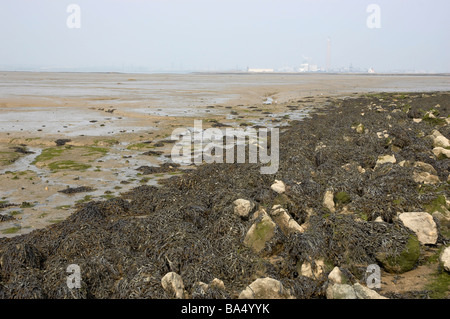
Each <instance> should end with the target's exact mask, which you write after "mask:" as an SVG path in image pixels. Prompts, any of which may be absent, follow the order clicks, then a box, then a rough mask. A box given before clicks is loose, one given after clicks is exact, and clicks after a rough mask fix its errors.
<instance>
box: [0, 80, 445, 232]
mask: <svg viewBox="0 0 450 319" xmlns="http://www.w3.org/2000/svg"><path fill="white" fill-rule="evenodd" d="M449 89H450V76H392V75H391V76H383V75H328V74H322V75H320V74H264V75H258V74H186V75H177V74H173V75H167V74H154V75H145V74H100V73H92V74H84V73H83V74H82V73H23V72H0V194H1V195H0V203H3V204H4V205H5V204H14V205H12V206H9V207H5V208H3V209H1V210H0V213H1V214H3V215H13V216H14V217H15V218H16V220H13V221H8V222H2V223H0V236H1V237H12V236H16V235H18V234H24V233H28V232H30V231H32V230H34V229H38V228H42V227H45V226H46V225H49V224H52V223H57V222H59V221H61V220H64V219H65V218H67V216H69V215H70V214H71V213H73V212H74V211H75V209H76V205H77V203H83V202H86V201H89V200H103V199H107V198H111V197H114V196H118V195H119V194H120V193H122V192H125V191H127V190H130V189H131V188H134V187H136V186H138V185H157V183H158V180H159V179H161V178H165V177H168V176H171V174H174V173H169V174H153V175H149V176H142V175H141V174H140V173H139V171H137V170H136V168H138V167H140V166H143V165H148V166H157V165H160V164H162V163H164V162H168V161H169V160H170V158H169V157H168V155H169V154H170V150H171V147H172V145H171V144H170V143H163V144H164V145H162V146H157V145H158V144H156V142H158V141H161V140H166V139H168V138H169V137H170V134H171V132H172V131H173V130H174V129H175V128H178V127H192V126H193V123H194V120H196V119H203V121H204V125H203V126H204V128H207V127H209V126H211V125H212V124H214V123H223V124H226V125H230V126H233V127H246V126H256V125H259V126H266V127H267V126H283V125H286V124H287V123H288V122H289V121H290V120H293V119H301V118H303V117H304V116H307V114H308V111H309V110H311V109H313V108H317V107H321V106H327V105H329V104H330V103H331V102H332V101H333V100H334V99H335V98H338V97H342V96H353V95H354V94H365V93H369V92H381V91H384V92H391V91H399V92H415V91H438V90H449ZM267 98H271V99H272V100H273V103H272V104H264V101H266V99H267ZM57 139H70V141H68V142H67V143H66V144H65V145H62V146H57V145H56V143H55V141H56V140H57ZM155 144H156V145H155ZM13 147H25V149H26V150H27V151H29V152H33V153H30V154H22V153H18V152H17V151H14V149H12V148H13ZM150 150H153V151H157V152H162V154H161V155H154V156H150V155H143V153H145V152H147V151H150ZM165 155H166V156H165ZM78 186H89V187H93V188H94V189H95V190H94V191H91V192H85V193H78V194H73V195H66V194H63V193H60V192H59V191H61V190H64V189H65V188H67V187H78Z"/></svg>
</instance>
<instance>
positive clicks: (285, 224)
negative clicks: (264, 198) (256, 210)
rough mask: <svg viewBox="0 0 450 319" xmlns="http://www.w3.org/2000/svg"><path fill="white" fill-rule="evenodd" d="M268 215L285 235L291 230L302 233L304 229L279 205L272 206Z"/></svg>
mask: <svg viewBox="0 0 450 319" xmlns="http://www.w3.org/2000/svg"><path fill="white" fill-rule="evenodd" d="M270 215H271V216H272V219H273V220H274V221H275V223H276V224H277V225H278V227H280V229H281V231H282V232H283V233H284V234H285V235H289V234H291V233H293V232H299V233H303V232H304V231H305V229H303V228H302V226H300V225H299V224H298V223H297V222H296V221H295V220H294V219H292V217H291V215H289V214H288V213H287V212H286V210H285V209H284V208H283V207H281V205H275V206H273V207H272V210H271V212H270Z"/></svg>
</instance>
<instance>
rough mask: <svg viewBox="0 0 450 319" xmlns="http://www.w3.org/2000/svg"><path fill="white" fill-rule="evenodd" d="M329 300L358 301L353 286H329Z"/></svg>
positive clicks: (327, 292)
mask: <svg viewBox="0 0 450 319" xmlns="http://www.w3.org/2000/svg"><path fill="white" fill-rule="evenodd" d="M326 294H327V299H356V293H355V290H354V289H353V287H352V286H350V285H345V284H344V285H341V284H335V285H331V286H328V288H327V291H326Z"/></svg>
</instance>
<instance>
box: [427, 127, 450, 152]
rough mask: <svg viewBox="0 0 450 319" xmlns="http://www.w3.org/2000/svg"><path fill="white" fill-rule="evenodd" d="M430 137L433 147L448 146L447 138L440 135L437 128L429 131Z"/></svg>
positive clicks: (449, 144)
mask: <svg viewBox="0 0 450 319" xmlns="http://www.w3.org/2000/svg"><path fill="white" fill-rule="evenodd" d="M430 137H431V139H432V140H433V146H434V147H443V148H446V147H449V146H450V143H449V140H448V138H446V137H445V136H444V135H442V134H441V132H439V131H438V130H434V131H433V132H431V135H430Z"/></svg>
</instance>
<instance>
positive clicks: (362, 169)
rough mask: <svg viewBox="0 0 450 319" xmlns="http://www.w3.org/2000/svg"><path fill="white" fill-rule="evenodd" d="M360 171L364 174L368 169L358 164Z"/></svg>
mask: <svg viewBox="0 0 450 319" xmlns="http://www.w3.org/2000/svg"><path fill="white" fill-rule="evenodd" d="M358 172H360V173H361V174H364V173H365V172H366V170H365V169H364V168H363V167H362V166H361V165H360V166H358Z"/></svg>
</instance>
